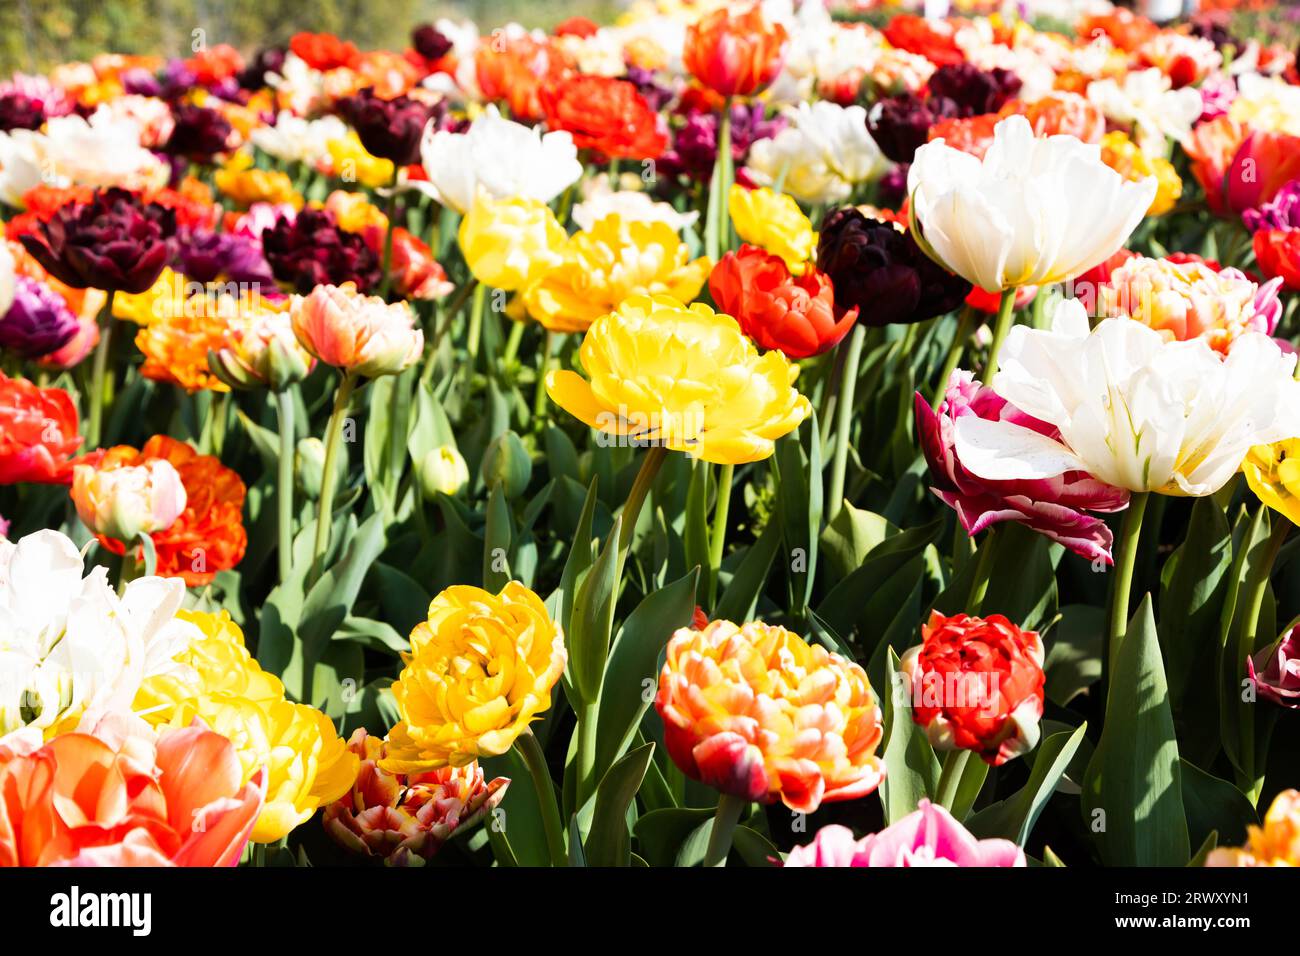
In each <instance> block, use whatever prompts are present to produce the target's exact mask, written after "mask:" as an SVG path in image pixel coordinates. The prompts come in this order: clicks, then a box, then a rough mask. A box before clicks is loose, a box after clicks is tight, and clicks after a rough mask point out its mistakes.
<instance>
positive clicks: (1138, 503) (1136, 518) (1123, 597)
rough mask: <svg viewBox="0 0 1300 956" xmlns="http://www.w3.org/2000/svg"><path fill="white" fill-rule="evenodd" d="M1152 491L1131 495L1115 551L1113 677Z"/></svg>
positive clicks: (1110, 629)
mask: <svg viewBox="0 0 1300 956" xmlns="http://www.w3.org/2000/svg"><path fill="white" fill-rule="evenodd" d="M1150 497H1151V493H1150V492H1149V491H1135V492H1133V494H1131V495H1130V496H1129V500H1128V510H1127V511H1126V512H1125V513H1124V524H1123V526H1122V527H1121V528H1120V532H1119V536H1120V537H1119V547H1118V549H1117V550H1116V552H1115V579H1114V580H1113V581H1112V582H1111V586H1110V605H1109V607H1108V609H1107V620H1108V624H1107V628H1106V663H1107V670H1106V672H1107V673H1108V674H1109V675H1110V676H1111V677H1113V676H1114V674H1115V662H1116V659H1117V658H1118V655H1119V646H1120V644H1121V643H1123V640H1124V632H1125V631H1126V630H1127V629H1128V605H1129V592H1130V591H1131V590H1132V588H1133V568H1134V567H1135V566H1136V565H1137V551H1138V539H1140V538H1141V537H1142V515H1143V514H1145V513H1146V510H1147V500H1148V499H1149V498H1150Z"/></svg>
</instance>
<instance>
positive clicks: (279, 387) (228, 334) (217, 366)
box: [208, 308, 316, 392]
mask: <svg viewBox="0 0 1300 956" xmlns="http://www.w3.org/2000/svg"><path fill="white" fill-rule="evenodd" d="M208 364H209V366H210V367H211V369H212V374H214V375H215V376H217V378H219V379H221V381H223V382H224V383H225V384H226V385H228V386H230V387H231V388H241V389H253V388H269V389H270V390H271V391H273V392H282V391H284V390H285V389H287V388H288V387H289V386H291V385H293V384H295V383H297V382H301V381H302V380H303V379H304V378H306V377H307V376H308V375H309V374H310V373H311V370H312V368H313V367H314V366H315V364H316V360H315V359H314V358H313V357H312V355H311V353H310V352H308V351H307V350H306V349H305V348H304V347H303V346H302V344H301V343H299V341H298V339H297V337H296V336H295V334H294V329H293V319H292V318H291V317H290V315H289V313H288V312H285V311H277V310H273V309H269V308H263V309H258V310H256V311H254V312H251V313H249V312H243V311H241V312H240V313H239V314H237V315H235V316H233V317H231V318H230V319H229V321H228V322H227V323H226V324H225V328H224V329H223V330H222V337H221V345H220V347H219V348H217V349H215V350H213V351H210V352H208Z"/></svg>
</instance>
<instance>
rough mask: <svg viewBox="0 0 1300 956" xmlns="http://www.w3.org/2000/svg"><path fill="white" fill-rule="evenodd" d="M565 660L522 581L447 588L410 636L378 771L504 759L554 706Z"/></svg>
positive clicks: (559, 640) (555, 631)
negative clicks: (497, 587) (497, 588)
mask: <svg viewBox="0 0 1300 956" xmlns="http://www.w3.org/2000/svg"><path fill="white" fill-rule="evenodd" d="M565 660H566V653H565V647H564V635H563V634H562V633H561V632H560V629H559V627H558V626H557V625H556V624H555V622H554V621H553V620H552V619H551V615H550V613H549V612H548V611H547V610H546V607H545V605H543V604H542V601H541V598H539V597H538V596H537V595H536V594H534V593H533V592H532V591H530V590H529V589H528V588H526V587H524V586H523V585H522V584H519V583H518V582H515V581H511V582H510V583H508V584H507V585H506V586H505V588H504V589H502V591H501V593H500V594H495V595H494V594H489V593H488V592H487V591H484V590H482V589H481V588H475V587H468V586H465V585H457V586H454V587H450V588H447V589H446V590H444V591H442V592H441V593H440V594H439V595H438V596H437V597H435V598H434V599H433V602H432V603H431V604H430V605H429V618H428V620H427V621H425V622H423V623H421V624H418V625H417V626H416V628H415V630H413V631H412V632H411V653H410V655H409V656H408V657H407V658H406V666H405V667H404V668H402V672H401V674H400V675H399V677H398V679H397V682H396V683H394V684H393V687H392V692H393V698H394V700H395V701H396V704H397V710H398V714H399V715H400V717H401V720H400V721H399V722H398V723H397V725H396V726H395V727H393V729H392V730H391V731H390V732H389V735H388V746H387V753H386V755H385V756H384V758H383V759H381V760H380V761H379V766H380V768H381V769H383V770H384V771H386V772H388V773H406V774H411V773H424V772H427V771H430V770H437V769H439V768H441V767H448V766H451V767H465V766H468V765H469V764H471V763H473V762H474V761H475V760H476V759H478V758H479V757H491V756H497V755H500V754H503V753H505V752H506V751H507V750H509V749H510V748H511V746H513V745H514V742H515V738H517V737H518V736H519V735H520V734H522V733H524V732H526V731H527V729H528V725H529V724H530V723H532V722H533V721H534V720H536V719H538V718H539V717H541V715H542V714H544V713H545V712H546V711H547V710H548V709H549V708H550V706H551V688H552V687H553V686H554V685H555V682H556V681H558V680H559V679H560V675H561V674H562V673H563V672H564V665H565Z"/></svg>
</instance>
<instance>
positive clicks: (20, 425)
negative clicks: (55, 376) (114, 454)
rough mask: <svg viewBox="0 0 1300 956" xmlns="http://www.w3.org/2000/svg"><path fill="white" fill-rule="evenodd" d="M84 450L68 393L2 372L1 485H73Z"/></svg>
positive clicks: (0, 384)
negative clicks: (77, 456)
mask: <svg viewBox="0 0 1300 956" xmlns="http://www.w3.org/2000/svg"><path fill="white" fill-rule="evenodd" d="M80 446H81V437H80V436H79V435H78V434H77V407H76V405H74V404H73V402H72V399H71V398H70V397H69V396H68V393H67V392H65V391H64V390H63V389H61V388H38V387H37V386H36V385H34V384H32V383H31V382H29V381H27V380H26V379H22V378H8V377H7V376H5V375H4V373H2V372H0V485H13V484H18V483H20V482H32V483H36V484H67V483H68V482H70V481H71V480H72V456H73V455H74V454H75V453H76V451H77V449H78V448H79V447H80Z"/></svg>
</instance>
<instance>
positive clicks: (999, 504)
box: [916, 369, 1128, 564]
mask: <svg viewBox="0 0 1300 956" xmlns="http://www.w3.org/2000/svg"><path fill="white" fill-rule="evenodd" d="M965 415H976V416H978V417H980V418H983V419H985V420H988V421H1006V422H1011V423H1013V424H1015V425H1020V426H1023V427H1025V428H1030V429H1033V430H1034V431H1036V432H1038V433H1040V434H1042V435H1047V436H1049V437H1052V438H1059V432H1057V430H1056V428H1054V427H1053V426H1051V425H1049V424H1047V423H1046V422H1043V421H1039V420H1038V419H1037V418H1034V417H1033V416H1031V415H1026V414H1025V413H1024V412H1022V411H1021V410H1020V409H1018V408H1016V407H1015V406H1014V405H1012V404H1010V403H1009V402H1007V400H1006V399H1004V398H1003V397H1002V396H1000V395H999V394H998V393H997V392H995V391H993V389H991V388H988V387H987V386H984V385H981V384H980V383H979V382H976V381H974V378H973V376H972V375H971V373H970V372H963V371H961V370H960V369H959V370H957V371H955V372H953V373H952V378H951V379H950V380H949V382H948V391H947V393H946V394H945V396H944V401H943V403H942V404H940V406H939V410H938V411H935V410H934V409H932V408H931V407H930V403H929V402H927V401H926V400H925V398H923V397H922V396H921V395H920V393H917V396H916V430H917V435H918V436H919V438H920V442H921V451H922V452H923V453H924V455H925V461H926V464H927V465H929V468H930V478H931V480H932V481H933V482H934V484H933V485H932V486H931V489H930V490H931V491H933V492H934V493H935V494H936V495H938V496H939V498H940V499H941V500H942V501H943V502H944V504H946V505H948V507H950V508H952V509H953V511H955V512H957V518H958V520H960V521H961V525H962V527H963V528H965V529H966V533H967V534H970V535H972V536H974V535H976V534H979V533H980V532H981V531H983V530H984V529H985V528H987V527H989V526H990V525H994V524H997V523H998V522H999V521H1018V522H1020V523H1021V524H1023V525H1025V526H1026V527H1028V528H1030V529H1032V530H1034V531H1037V532H1038V533H1039V534H1044V535H1046V536H1047V537H1049V538H1051V539H1052V540H1053V541H1056V542H1057V543H1059V544H1061V545H1064V546H1065V547H1067V548H1069V549H1070V550H1071V551H1073V552H1074V553H1075V554H1077V555H1080V556H1082V557H1084V558H1087V559H1088V560H1090V561H1095V560H1097V559H1098V558H1100V559H1101V560H1102V561H1104V562H1105V563H1107V564H1111V563H1112V560H1111V545H1112V544H1113V540H1114V539H1113V535H1112V534H1111V531H1110V529H1109V528H1108V527H1106V523H1105V522H1104V521H1102V520H1101V519H1100V518H1097V517H1094V516H1093V515H1090V514H1085V513H1084V511H1085V510H1087V511H1101V512H1111V511H1121V510H1123V509H1124V508H1126V507H1128V492H1127V491H1125V490H1124V489H1122V488H1116V487H1114V486H1113V485H1108V484H1106V483H1105V482H1102V481H1098V480H1097V479H1096V478H1093V477H1092V476H1091V475H1089V474H1087V473H1086V472H1082V471H1069V472H1066V473H1065V474H1063V475H1058V476H1057V477H1055V478H1043V479H1034V480H1024V481H988V480H986V479H984V478H977V477H976V476H975V475H972V474H971V473H970V472H968V471H967V470H966V469H965V468H964V467H963V466H962V463H961V461H960V460H958V458H957V450H956V447H955V442H954V435H955V432H956V423H957V420H958V419H959V418H961V417H963V416H965Z"/></svg>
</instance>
